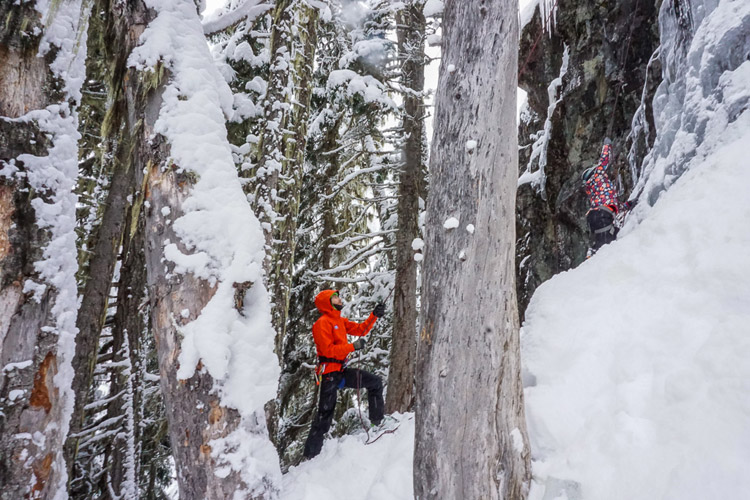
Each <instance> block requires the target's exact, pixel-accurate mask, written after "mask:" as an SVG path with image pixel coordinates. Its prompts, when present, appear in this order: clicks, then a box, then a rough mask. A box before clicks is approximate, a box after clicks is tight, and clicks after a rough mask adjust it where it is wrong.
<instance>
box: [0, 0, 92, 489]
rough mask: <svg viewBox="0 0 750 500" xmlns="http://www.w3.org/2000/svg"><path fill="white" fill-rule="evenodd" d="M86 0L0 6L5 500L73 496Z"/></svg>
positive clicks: (0, 466)
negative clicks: (69, 464)
mask: <svg viewBox="0 0 750 500" xmlns="http://www.w3.org/2000/svg"><path fill="white" fill-rule="evenodd" d="M87 15H88V11H87V10H86V9H85V8H83V7H82V5H81V2H80V0H62V1H59V2H55V3H54V4H52V5H50V4H49V3H48V2H37V3H35V2H3V3H2V5H0V19H2V20H3V22H2V24H0V68H2V70H1V71H0V367H1V368H0V497H1V498H3V499H19V498H53V497H55V496H56V495H60V496H64V495H65V487H66V481H67V473H66V467H65V461H64V458H63V453H62V445H63V442H64V439H65V435H66V434H67V431H68V424H69V419H70V410H71V407H72V404H73V394H72V391H70V383H71V380H72V378H73V369H72V366H71V362H72V359H73V350H74V339H75V333H76V328H75V318H76V282H75V272H76V268H77V264H76V262H77V261H76V256H77V255H76V248H75V233H74V228H75V204H76V197H75V195H74V194H72V191H73V188H74V186H75V180H76V174H77V170H78V157H77V154H78V150H77V145H76V141H77V139H78V132H77V122H78V118H77V114H76V106H77V105H78V103H79V102H80V84H81V82H82V81H83V71H84V70H83V60H84V58H85V45H86V43H85V40H86V37H85V26H86V18H87Z"/></svg>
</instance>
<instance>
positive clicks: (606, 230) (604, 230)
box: [594, 224, 615, 234]
mask: <svg viewBox="0 0 750 500" xmlns="http://www.w3.org/2000/svg"><path fill="white" fill-rule="evenodd" d="M614 228H615V226H614V224H610V225H609V226H605V227H603V228H601V229H596V230H594V234H601V233H609V232H610V231H612V230H613V229H614Z"/></svg>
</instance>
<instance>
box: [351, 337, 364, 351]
mask: <svg viewBox="0 0 750 500" xmlns="http://www.w3.org/2000/svg"><path fill="white" fill-rule="evenodd" d="M352 345H353V346H354V350H355V351H359V350H360V349H364V347H365V339H359V340H355V341H354V343H352Z"/></svg>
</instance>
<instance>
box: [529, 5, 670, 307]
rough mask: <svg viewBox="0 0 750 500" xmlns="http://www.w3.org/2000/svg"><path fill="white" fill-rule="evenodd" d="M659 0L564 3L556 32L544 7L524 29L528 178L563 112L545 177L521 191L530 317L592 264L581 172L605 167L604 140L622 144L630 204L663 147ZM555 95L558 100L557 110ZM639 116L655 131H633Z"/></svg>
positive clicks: (620, 165) (619, 153) (617, 154)
mask: <svg viewBox="0 0 750 500" xmlns="http://www.w3.org/2000/svg"><path fill="white" fill-rule="evenodd" d="M659 3H660V2H659V1H658V0H657V1H654V0H617V1H615V2H608V3H606V4H604V3H600V2H594V1H590V0H583V1H578V2H564V3H563V2H558V5H557V12H556V15H555V16H554V19H556V23H555V25H554V26H552V27H551V29H552V33H542V30H543V24H547V23H543V22H542V21H543V19H542V15H541V14H540V11H539V9H538V8H537V10H536V12H535V13H534V16H533V17H532V19H531V21H530V22H529V23H528V24H527V25H526V26H525V27H524V29H523V31H522V34H521V42H520V54H519V66H520V67H519V86H520V87H521V88H522V89H524V90H525V91H526V92H528V108H527V109H526V110H525V111H524V112H522V118H521V123H520V124H519V131H518V132H519V148H520V149H519V176H521V175H522V174H524V173H525V172H526V173H527V174H529V173H534V172H537V171H538V170H539V169H540V165H539V163H540V162H539V156H537V157H536V158H534V159H533V160H532V161H531V162H530V159H531V158H532V151H533V147H532V145H533V144H534V143H535V141H537V139H538V138H539V137H540V136H541V134H544V132H543V131H544V130H545V122H546V121H547V120H548V111H549V109H551V108H554V111H553V112H552V114H551V115H550V116H549V123H547V130H548V133H546V148H545V151H546V165H544V166H543V168H544V175H543V176H542V175H540V174H538V173H537V174H536V177H535V181H534V182H526V183H521V185H519V188H518V194H517V201H516V210H517V220H516V232H517V235H516V236H517V251H516V271H517V287H518V298H519V308H520V311H521V314H522V315H523V314H524V313H525V310H526V307H527V306H528V303H529V300H530V299H531V296H532V295H533V293H534V291H535V290H536V288H537V287H538V286H539V285H540V284H541V283H543V282H544V281H546V280H548V279H549V278H551V277H552V276H554V275H555V274H557V273H559V272H562V271H565V270H568V269H570V268H572V267H575V266H577V265H579V264H580V263H581V262H583V260H584V259H585V256H586V251H587V248H588V241H589V236H588V229H587V227H586V222H585V214H586V211H587V210H588V204H587V201H586V198H585V195H584V193H583V190H582V189H581V183H580V173H581V172H582V171H583V170H584V169H585V168H586V167H588V166H590V165H593V164H594V163H595V162H596V161H597V159H598V156H599V151H600V148H601V145H602V141H603V140H604V138H605V137H606V136H608V135H609V136H610V138H611V139H612V140H613V143H614V154H613V160H614V161H613V165H612V167H611V168H612V172H613V173H614V174H615V175H614V177H615V178H616V180H617V182H618V184H619V189H620V194H621V197H622V198H623V199H627V198H628V196H629V194H630V192H631V190H632V188H633V185H634V179H633V174H634V173H637V172H636V171H637V165H639V164H640V162H641V160H642V159H643V157H644V156H645V154H646V153H647V152H648V149H649V146H650V145H651V144H652V143H653V137H652V134H653V113H652V111H651V109H650V104H649V103H650V102H651V98H652V97H653V93H654V92H655V90H656V87H657V86H658V84H659V83H660V81H661V80H660V74H661V70H660V67H659V65H658V62H656V63H654V62H652V64H651V66H648V64H649V61H650V60H651V59H652V55H653V54H654V52H655V51H656V50H657V48H658V45H659V33H658V10H659ZM548 29H549V28H548ZM532 49H533V51H532ZM566 52H567V53H566ZM647 67H648V71H647ZM561 69H564V70H565V71H561ZM561 73H564V74H562V75H561ZM647 73H648V75H649V76H648V80H647V78H646V75H647ZM556 78H561V81H560V84H559V87H558V88H557V90H556V92H549V89H550V84H551V83H552V82H553V81H554V80H555V79H556ZM646 81H648V83H647V85H645V89H644V84H645V83H646ZM549 93H553V94H554V99H555V100H556V101H557V102H556V105H555V106H554V107H553V106H550V104H555V103H554V101H553V103H550V99H549V96H548V94H549ZM644 97H645V98H644ZM642 101H643V102H644V106H643V107H641V103H642ZM637 111H638V112H639V113H640V114H639V117H640V120H641V122H645V123H646V124H647V125H649V124H650V125H651V126H650V127H649V126H645V127H644V126H641V127H639V128H638V130H637V133H636V134H631V125H632V122H633V117H634V116H635V114H636V112H637ZM550 125H551V128H550ZM649 134H651V135H649ZM633 142H635V143H636V144H637V147H635V148H632V150H633V151H632V154H631V155H630V156H631V158H630V163H633V164H634V165H635V166H636V167H635V168H631V166H630V164H629V161H628V156H629V155H628V153H629V152H630V151H631V145H632V143H633ZM542 162H543V161H542Z"/></svg>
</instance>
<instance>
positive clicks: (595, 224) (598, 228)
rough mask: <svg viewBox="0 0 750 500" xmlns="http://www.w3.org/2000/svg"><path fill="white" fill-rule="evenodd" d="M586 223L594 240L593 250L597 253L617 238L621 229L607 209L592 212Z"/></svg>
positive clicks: (587, 216) (588, 215)
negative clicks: (616, 225)
mask: <svg viewBox="0 0 750 500" xmlns="http://www.w3.org/2000/svg"><path fill="white" fill-rule="evenodd" d="M586 222H588V224H589V229H590V230H591V234H592V235H593V238H594V239H593V243H592V245H591V248H592V249H593V250H594V251H595V252H596V251H597V250H599V249H600V248H601V247H602V246H604V245H606V244H608V243H612V242H613V241H615V238H617V231H619V229H617V227H615V216H614V214H613V213H612V212H611V211H610V210H607V209H606V208H599V209H593V210H590V211H589V213H588V214H587V215H586Z"/></svg>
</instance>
